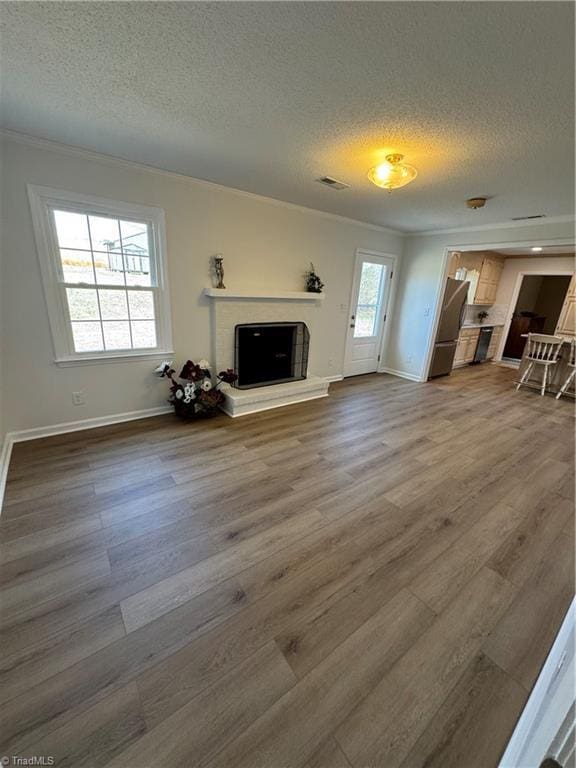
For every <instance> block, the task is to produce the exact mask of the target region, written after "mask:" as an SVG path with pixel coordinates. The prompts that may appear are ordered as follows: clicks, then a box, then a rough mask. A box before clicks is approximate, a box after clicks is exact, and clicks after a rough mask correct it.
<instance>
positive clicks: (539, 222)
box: [404, 213, 576, 237]
mask: <svg viewBox="0 0 576 768" xmlns="http://www.w3.org/2000/svg"><path fill="white" fill-rule="evenodd" d="M567 223H572V224H575V223H576V218H575V217H574V216H573V215H572V214H569V213H567V214H564V215H563V216H546V217H545V218H543V219H530V220H528V221H501V222H497V223H495V224H479V225H477V226H475V227H453V228H452V229H427V230H422V231H415V232H405V233H404V236H405V237H426V236H430V235H457V234H463V233H465V232H485V231H486V230H490V229H519V228H521V227H543V226H545V225H546V224H567Z"/></svg>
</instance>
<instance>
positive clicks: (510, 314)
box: [494, 269, 574, 367]
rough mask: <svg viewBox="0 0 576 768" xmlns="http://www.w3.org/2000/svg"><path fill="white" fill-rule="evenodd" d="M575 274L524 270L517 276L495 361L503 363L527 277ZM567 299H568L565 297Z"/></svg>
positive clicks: (551, 270) (554, 270)
mask: <svg viewBox="0 0 576 768" xmlns="http://www.w3.org/2000/svg"><path fill="white" fill-rule="evenodd" d="M573 274H574V272H568V271H567V270H565V269H564V270H562V269H534V270H524V271H522V272H519V273H518V275H517V276H516V283H515V284H514V288H513V290H512V294H511V297H510V305H509V307H508V312H507V313H506V320H505V321H504V327H503V329H502V338H501V339H500V342H499V344H498V349H497V350H496V351H495V352H494V360H496V361H501V360H502V354H503V352H504V347H505V346H506V339H507V338H508V334H509V333H510V326H511V325H512V317H513V316H514V310H515V309H516V302H517V301H518V296H519V295H520V290H521V288H522V283H523V282H524V278H525V277H571V276H572V275H573ZM564 298H566V297H564ZM509 364H510V365H514V366H515V365H516V364H515V363H513V362H510V363H509ZM519 366H520V363H518V367H519Z"/></svg>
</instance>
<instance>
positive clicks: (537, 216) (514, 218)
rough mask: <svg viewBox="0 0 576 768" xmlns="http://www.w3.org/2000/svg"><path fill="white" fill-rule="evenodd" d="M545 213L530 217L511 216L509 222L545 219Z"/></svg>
mask: <svg viewBox="0 0 576 768" xmlns="http://www.w3.org/2000/svg"><path fill="white" fill-rule="evenodd" d="M545 218H546V214H545V213H534V214H532V216H512V219H511V221H528V220H529V219H545Z"/></svg>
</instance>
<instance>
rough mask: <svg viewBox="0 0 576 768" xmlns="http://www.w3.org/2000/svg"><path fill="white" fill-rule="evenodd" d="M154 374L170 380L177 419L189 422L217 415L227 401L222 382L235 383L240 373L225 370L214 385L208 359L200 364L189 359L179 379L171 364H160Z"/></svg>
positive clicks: (171, 399)
mask: <svg viewBox="0 0 576 768" xmlns="http://www.w3.org/2000/svg"><path fill="white" fill-rule="evenodd" d="M154 373H155V374H156V375H157V376H159V377H160V378H166V379H170V381H171V386H170V397H169V399H168V402H169V403H171V404H172V405H173V406H174V413H175V414H176V416H178V417H179V418H181V419H187V420H192V419H207V418H210V417H211V416H216V414H217V413H218V410H219V407H220V405H221V404H222V403H223V402H224V393H223V392H222V391H221V390H220V385H221V384H222V382H226V383H227V384H233V383H234V382H235V381H236V379H237V378H238V376H237V374H236V373H235V372H234V371H233V370H232V369H231V368H228V369H227V370H226V371H220V373H219V374H218V376H216V381H215V382H214V381H213V380H212V375H211V373H210V363H209V362H208V361H207V360H200V362H198V363H195V362H194V361H193V360H187V361H186V363H185V364H184V366H183V368H182V370H181V371H180V375H179V376H178V377H176V375H175V374H176V371H175V370H174V368H172V363H171V362H167V361H164V362H162V363H160V365H159V366H158V367H157V368H156V369H155V371H154ZM178 379H179V380H178Z"/></svg>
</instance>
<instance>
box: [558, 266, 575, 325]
mask: <svg viewBox="0 0 576 768" xmlns="http://www.w3.org/2000/svg"><path fill="white" fill-rule="evenodd" d="M555 333H556V336H576V275H572V280H571V281H570V285H569V286H568V293H567V294H566V298H565V299H564V304H563V305H562V310H561V312H560V317H559V318H558V324H557V325H556V331H555Z"/></svg>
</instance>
